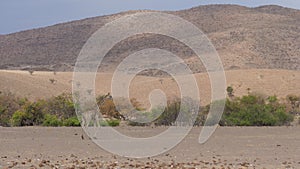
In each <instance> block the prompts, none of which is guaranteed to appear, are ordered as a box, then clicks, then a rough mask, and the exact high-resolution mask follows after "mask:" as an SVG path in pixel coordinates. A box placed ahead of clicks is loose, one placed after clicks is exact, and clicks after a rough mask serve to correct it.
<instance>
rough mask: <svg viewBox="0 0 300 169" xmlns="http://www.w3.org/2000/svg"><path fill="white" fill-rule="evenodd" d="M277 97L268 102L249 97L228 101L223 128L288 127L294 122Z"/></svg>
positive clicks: (222, 122) (260, 98)
mask: <svg viewBox="0 0 300 169" xmlns="http://www.w3.org/2000/svg"><path fill="white" fill-rule="evenodd" d="M277 100H278V99H277V98H276V97H275V96H272V98H270V97H269V98H268V103H266V100H265V99H264V98H262V97H260V96H256V95H247V96H243V97H242V98H236V99H235V100H232V101H230V100H227V101H226V104H225V111H224V113H223V116H222V119H221V121H220V125H223V126H275V125H286V124H289V123H290V122H291V121H292V120H293V116H292V115H291V114H288V113H287V110H286V107H285V106H284V105H282V104H280V103H278V101H277Z"/></svg>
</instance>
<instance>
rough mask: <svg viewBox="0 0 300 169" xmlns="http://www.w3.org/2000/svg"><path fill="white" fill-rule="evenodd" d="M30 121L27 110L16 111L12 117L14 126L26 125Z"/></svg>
mask: <svg viewBox="0 0 300 169" xmlns="http://www.w3.org/2000/svg"><path fill="white" fill-rule="evenodd" d="M27 121H28V116H27V114H26V113H25V112H22V111H16V112H15V113H14V114H13V116H12V118H11V125H12V126H25V125H26V124H27Z"/></svg>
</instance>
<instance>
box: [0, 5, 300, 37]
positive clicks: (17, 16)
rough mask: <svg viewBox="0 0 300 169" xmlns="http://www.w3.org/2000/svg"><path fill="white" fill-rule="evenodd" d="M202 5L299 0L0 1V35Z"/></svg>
mask: <svg viewBox="0 0 300 169" xmlns="http://www.w3.org/2000/svg"><path fill="white" fill-rule="evenodd" d="M206 4H239V5H244V6H249V7H256V6H261V5H267V4H275V5H281V6H285V7H291V8H297V9H300V0H0V21H1V26H0V34H8V33H12V32H17V31H21V30H26V29H32V28H38V27H44V26H49V25H53V24H56V23H61V22H67V21H72V20H78V19H83V18H88V17H92V16H100V15H104V14H112V13H117V12H121V11H127V10H135V9H152V10H180V9H187V8H191V7H194V6H199V5H206Z"/></svg>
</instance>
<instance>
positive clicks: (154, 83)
mask: <svg viewBox="0 0 300 169" xmlns="http://www.w3.org/2000/svg"><path fill="white" fill-rule="evenodd" d="M225 73H226V79H227V86H232V87H233V88H234V94H235V96H242V95H245V94H247V93H248V92H254V93H259V94H263V95H266V96H270V95H277V96H278V97H279V98H283V99H285V97H286V96H287V95H288V94H298V93H300V89H299V88H297V87H296V86H298V84H299V83H300V72H299V71H291V70H265V69H260V70H254V69H252V70H231V71H226V72H225ZM72 75H73V73H72V72H57V73H56V74H55V75H54V74H53V72H34V73H33V75H30V74H29V72H27V71H11V70H10V71H7V70H1V71H0V79H1V83H0V89H1V90H0V92H8V91H10V92H11V93H14V94H16V95H17V96H19V97H27V98H29V99H30V100H37V99H41V98H49V97H51V96H57V95H59V94H61V93H63V92H71V89H72ZM112 75H113V74H111V73H98V75H97V77H96V83H95V84H96V94H97V95H100V94H102V95H103V94H107V93H108V92H111V79H112ZM195 78H196V80H197V83H198V86H199V93H200V98H201V104H202V105H206V104H208V103H210V95H211V93H210V82H209V79H208V76H207V74H206V73H198V74H195ZM50 79H54V80H55V81H54V83H52V82H51V81H50ZM248 88H249V89H250V91H249V89H248ZM154 89H161V90H162V91H163V92H164V93H166V96H167V98H168V99H169V100H170V99H171V100H172V99H174V97H180V92H179V89H178V87H177V84H176V81H173V80H172V79H171V78H169V77H149V76H140V75H139V76H137V77H135V78H134V79H133V81H132V82H131V84H130V91H129V92H130V97H131V98H136V99H137V100H138V101H139V102H141V103H142V104H143V105H144V107H147V106H149V97H148V96H149V94H150V92H151V91H153V90H154Z"/></svg>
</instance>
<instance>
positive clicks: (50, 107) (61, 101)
mask: <svg viewBox="0 0 300 169" xmlns="http://www.w3.org/2000/svg"><path fill="white" fill-rule="evenodd" d="M45 102H46V104H45V107H44V111H45V112H46V113H49V114H53V115H56V116H57V117H58V118H60V119H68V118H70V117H74V116H76V113H75V106H74V103H73V98H72V95H71V94H66V93H64V94H61V95H59V96H56V97H52V98H50V99H47V100H46V101H45Z"/></svg>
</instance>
